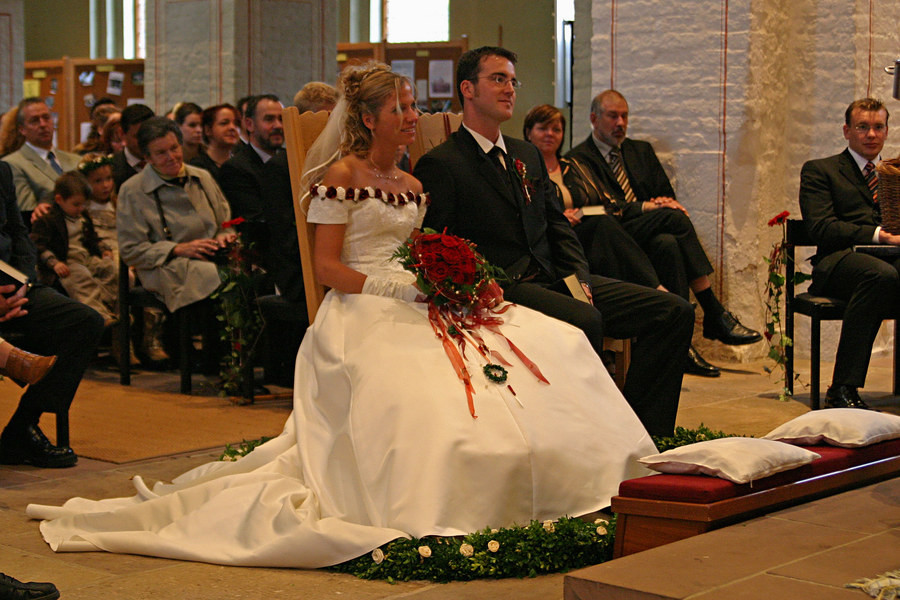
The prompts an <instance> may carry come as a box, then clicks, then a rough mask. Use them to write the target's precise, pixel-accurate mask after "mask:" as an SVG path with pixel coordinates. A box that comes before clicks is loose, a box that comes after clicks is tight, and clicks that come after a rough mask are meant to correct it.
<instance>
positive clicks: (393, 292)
mask: <svg viewBox="0 0 900 600" xmlns="http://www.w3.org/2000/svg"><path fill="white" fill-rule="evenodd" d="M362 293H363V294H372V295H373V296H386V297H388V298H397V299H398V300H403V301H404V302H415V301H416V298H417V297H418V296H419V295H420V292H419V289H418V288H417V287H416V286H414V285H412V284H411V283H403V282H401V281H395V280H393V279H388V278H386V277H375V276H373V275H368V276H367V277H366V281H365V283H363V287H362Z"/></svg>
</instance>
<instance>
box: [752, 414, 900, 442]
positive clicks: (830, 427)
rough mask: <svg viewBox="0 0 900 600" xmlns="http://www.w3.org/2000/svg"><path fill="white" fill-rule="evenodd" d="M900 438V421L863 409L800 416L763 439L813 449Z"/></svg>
mask: <svg viewBox="0 0 900 600" xmlns="http://www.w3.org/2000/svg"><path fill="white" fill-rule="evenodd" d="M898 437H900V417H898V416H897V415H889V414H886V413H879V412H875V411H873V410H864V409H862V408H828V409H825V410H813V411H810V412H808V413H806V414H803V415H800V416H799V417H797V418H796V419H792V420H790V421H788V422H787V423H785V424H784V425H781V426H779V427H776V428H775V429H773V430H772V431H770V432H769V433H768V434H767V435H766V436H765V438H764V439H767V440H778V441H781V442H786V443H788V444H800V445H803V446H812V445H814V444H821V443H823V442H824V443H826V444H830V445H832V446H842V447H844V448H858V447H860V446H868V445H869V444H877V443H878V442H883V441H885V440H892V439H894V438H898Z"/></svg>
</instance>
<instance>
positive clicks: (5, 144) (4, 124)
mask: <svg viewBox="0 0 900 600" xmlns="http://www.w3.org/2000/svg"><path fill="white" fill-rule="evenodd" d="M18 113H19V107H18V106H13V107H12V108H11V109H9V110H8V111H6V112H5V113H3V116H0V156H6V155H7V154H9V153H10V152H15V151H16V150H18V149H19V148H21V147H22V144H24V143H25V136H23V135H22V134H21V133H20V132H19V126H18V124H17V123H16V115H17V114H18Z"/></svg>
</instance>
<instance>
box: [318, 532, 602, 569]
mask: <svg viewBox="0 0 900 600" xmlns="http://www.w3.org/2000/svg"><path fill="white" fill-rule="evenodd" d="M614 522H615V521H613V523H610V522H609V521H607V520H605V519H597V520H596V521H594V522H593V523H589V522H585V521H582V520H581V519H570V518H562V519H559V520H557V521H544V522H543V523H541V522H539V521H532V522H531V524H530V525H527V526H525V527H510V528H503V529H484V530H481V531H476V532H475V533H470V534H469V535H467V536H465V537H462V538H460V537H453V538H448V537H428V538H422V539H418V538H413V539H397V540H394V541H392V542H389V543H387V544H385V545H384V546H381V547H380V548H376V549H375V550H373V551H372V552H371V553H368V554H364V555H363V556H360V557H358V558H355V559H353V560H349V561H347V562H345V563H341V564H339V565H336V566H334V567H331V569H332V570H334V571H339V572H341V573H351V574H353V575H356V576H357V577H360V578H362V579H385V580H387V581H411V580H428V581H437V582H447V581H469V580H471V579H485V578H487V579H495V578H496V579H499V578H503V577H535V576H537V575H543V574H546V573H558V572H560V571H567V570H569V569H577V568H580V567H585V566H588V565H594V564H597V563H601V562H604V561H606V560H609V559H610V558H611V557H612V545H613V538H614V535H615V525H614Z"/></svg>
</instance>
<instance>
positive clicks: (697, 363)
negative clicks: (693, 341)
mask: <svg viewBox="0 0 900 600" xmlns="http://www.w3.org/2000/svg"><path fill="white" fill-rule="evenodd" d="M684 372H685V373H690V374H691V375H700V376H701V377H718V376H719V375H721V373H720V372H719V367H717V366H715V365H711V364H709V363H708V362H706V359H705V358H703V357H702V356H700V353H699V352H697V349H696V348H694V347H693V346H691V347H690V348H688V357H687V365H686V366H685V367H684Z"/></svg>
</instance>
